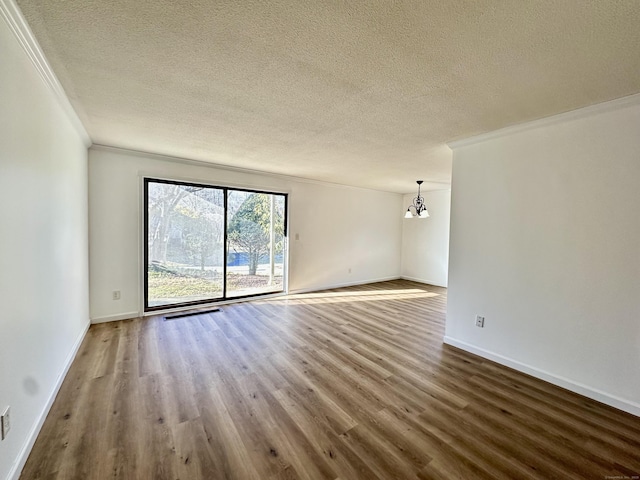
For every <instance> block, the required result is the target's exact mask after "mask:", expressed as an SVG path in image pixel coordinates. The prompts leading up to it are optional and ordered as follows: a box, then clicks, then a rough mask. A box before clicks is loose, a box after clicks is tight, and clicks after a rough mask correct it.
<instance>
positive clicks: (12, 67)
mask: <svg viewBox="0 0 640 480" xmlns="http://www.w3.org/2000/svg"><path fill="white" fill-rule="evenodd" d="M87 228H88V227H87V148H86V146H85V144H84V143H83V141H82V139H81V136H80V135H79V134H78V133H77V132H76V130H75V129H74V127H73V126H72V124H71V122H70V120H69V117H68V116H67V115H66V113H65V110H64V109H63V108H62V107H61V106H60V104H59V102H58V100H57V98H56V97H55V96H54V95H53V93H51V91H50V90H49V88H48V87H46V86H45V84H44V82H43V81H42V79H41V78H40V76H39V74H38V72H37V71H36V69H35V68H34V66H33V65H32V63H31V61H30V60H29V59H28V57H27V56H26V54H25V53H24V51H23V50H22V48H21V47H20V45H19V44H18V42H17V40H16V39H15V37H14V36H13V34H12V33H10V30H9V28H8V26H7V24H6V23H5V22H4V21H3V20H0V229H1V230H2V234H1V235H0V242H1V245H0V298H1V299H2V315H1V316H0V410H4V407H5V406H7V405H10V406H11V417H12V428H11V431H10V432H9V435H8V437H7V438H6V439H5V440H4V441H2V442H0V478H2V479H5V478H17V475H18V474H19V473H20V469H21V467H22V465H23V463H24V461H26V457H27V455H28V453H29V450H30V447H31V445H32V442H33V441H34V440H35V435H36V434H37V432H38V431H39V428H40V426H41V421H43V420H44V416H43V415H45V414H46V412H47V411H48V408H49V406H50V402H51V401H52V399H53V398H52V395H54V394H55V393H56V391H57V388H58V387H59V382H60V380H61V376H62V375H63V374H64V373H65V372H66V368H67V367H68V364H69V362H70V361H71V360H72V358H73V354H74V352H75V349H76V347H77V346H78V344H79V341H80V340H81V339H82V337H83V335H84V333H85V331H86V328H87V326H88V324H89V306H88V252H87Z"/></svg>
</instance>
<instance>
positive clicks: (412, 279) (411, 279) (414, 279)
mask: <svg viewBox="0 0 640 480" xmlns="http://www.w3.org/2000/svg"><path fill="white" fill-rule="evenodd" d="M400 278H401V279H402V280H410V281H412V282H418V283H424V284H425V285H433V286H434V287H444V288H447V286H446V285H442V283H440V282H432V281H429V280H425V279H424V278H417V277H408V276H407V275H400Z"/></svg>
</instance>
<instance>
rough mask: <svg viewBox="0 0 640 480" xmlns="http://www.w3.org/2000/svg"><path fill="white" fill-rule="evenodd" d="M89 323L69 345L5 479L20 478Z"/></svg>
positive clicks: (15, 479)
mask: <svg viewBox="0 0 640 480" xmlns="http://www.w3.org/2000/svg"><path fill="white" fill-rule="evenodd" d="M90 325H91V324H90V323H88V322H87V324H86V325H85V327H84V328H83V329H82V331H81V332H80V335H78V338H76V341H75V343H74V344H73V347H71V351H70V352H69V355H67V358H66V360H65V363H64V367H63V369H62V372H60V375H58V378H57V379H56V383H55V384H54V386H53V390H52V392H51V394H50V395H49V398H48V399H47V403H46V404H45V406H44V408H43V409H42V412H41V413H40V415H39V416H38V418H37V420H36V422H35V423H34V424H33V427H31V431H30V432H29V435H27V441H26V442H25V443H24V444H23V445H22V448H21V449H20V452H19V453H18V456H17V457H16V461H15V462H14V464H13V466H12V467H11V470H9V474H8V475H7V480H18V479H19V478H20V474H21V473H22V469H23V468H24V466H25V464H26V463H27V459H28V458H29V454H30V453H31V449H32V448H33V445H34V444H35V443H36V439H37V438H38V434H39V433H40V430H41V429H42V425H43V424H44V421H45V420H46V418H47V415H48V414H49V410H51V406H52V405H53V402H54V400H55V399H56V396H57V395H58V392H59V391H60V387H61V386H62V382H63V381H64V379H65V377H66V376H67V372H68V371H69V368H70V367H71V364H72V363H73V360H74V359H75V358H76V354H77V353H78V350H79V349H80V345H82V341H83V340H84V337H85V335H86V334H87V331H88V330H89V327H90Z"/></svg>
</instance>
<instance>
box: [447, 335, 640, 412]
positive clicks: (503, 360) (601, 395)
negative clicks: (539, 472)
mask: <svg viewBox="0 0 640 480" xmlns="http://www.w3.org/2000/svg"><path fill="white" fill-rule="evenodd" d="M444 343H446V344H447V345H451V346H453V347H457V348H459V349H461V350H465V351H467V352H470V353H473V354H475V355H478V356H480V357H483V358H487V359H489V360H493V361H494V362H496V363H499V364H501V365H505V366H507V367H510V368H513V369H514V370H517V371H519V372H523V373H526V374H528V375H531V376H532V377H535V378H539V379H540V380H544V381H545V382H548V383H551V384H553V385H557V386H558V387H562V388H565V389H567V390H569V391H571V392H574V393H577V394H579V395H582V396H584V397H587V398H591V399H592V400H596V401H598V402H601V403H604V404H606V405H609V406H611V407H614V408H617V409H619V410H622V411H624V412H627V413H630V414H632V415H636V416H639V417H640V404H638V403H636V402H633V401H631V400H627V399H624V398H620V397H616V396H615V395H611V394H609V393H606V392H603V391H601V390H598V389H596V388H592V387H589V386H588V385H584V384H582V383H578V382H575V381H573V380H570V379H568V378H564V377H560V376H558V375H554V374H553V373H549V372H546V371H544V370H540V369H539V368H536V367H533V366H531V365H527V364H525V363H522V362H519V361H517V360H513V359H512V358H508V357H504V356H502V355H499V354H497V353H493V352H490V351H489V350H485V349H483V348H479V347H476V346H473V345H470V344H468V343H466V342H463V341H461V340H456V339H455V338H451V337H448V336H445V337H444Z"/></svg>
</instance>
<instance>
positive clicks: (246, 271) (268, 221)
mask: <svg viewBox="0 0 640 480" xmlns="http://www.w3.org/2000/svg"><path fill="white" fill-rule="evenodd" d="M285 207H286V202H285V196H284V195H279V194H272V193H259V192H251V191H244V190H228V192H227V297H240V296H246V295H256V294H262V293H274V292H281V291H283V290H284V282H283V273H284V258H285V251H284V250H285Z"/></svg>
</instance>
